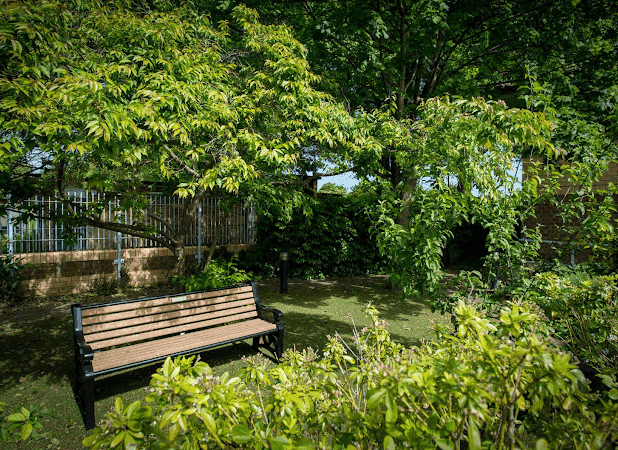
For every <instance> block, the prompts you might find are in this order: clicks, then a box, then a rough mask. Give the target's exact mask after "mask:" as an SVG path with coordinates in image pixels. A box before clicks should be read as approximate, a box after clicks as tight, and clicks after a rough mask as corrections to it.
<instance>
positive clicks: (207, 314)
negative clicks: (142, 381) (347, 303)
mask: <svg viewBox="0 0 618 450" xmlns="http://www.w3.org/2000/svg"><path fill="white" fill-rule="evenodd" d="M71 313H72V315H73V337H74V349H75V392H76V397H77V399H78V404H79V405H80V407H81V411H82V413H83V414H84V422H85V425H86V429H87V430H90V429H92V428H94V425H95V418H94V380H95V378H96V377H99V376H102V375H107V374H111V373H114V372H118V371H121V370H125V369H130V368H135V367H138V366H143V365H145V364H149V363H152V362H156V361H160V360H164V359H166V358H167V357H174V356H178V355H183V354H189V353H199V352H201V351H203V350H206V349H209V348H213V347H217V346H221V345H225V344H229V343H233V342H236V341H241V340H245V339H249V338H252V339H253V341H252V343H253V345H252V348H253V349H254V350H256V351H257V350H258V347H264V348H266V349H268V350H269V351H271V352H272V353H273V355H274V356H275V357H276V358H277V359H279V358H281V354H282V352H283V324H282V323H281V318H282V317H283V314H282V313H281V311H279V310H277V309H273V308H266V307H264V306H262V304H261V303H260V300H259V297H258V292H257V285H256V283H255V282H253V283H248V284H244V285H239V286H234V287H228V288H223V289H211V290H206V291H199V292H189V293H184V294H177V295H168V296H164V297H152V298H140V299H136V300H128V301H122V302H117V303H108V304H99V305H91V306H81V305H79V304H73V305H71ZM265 313H269V314H268V317H269V318H270V313H272V319H273V320H272V321H268V320H266V319H265V318H264V317H263V315H264V314H265Z"/></svg>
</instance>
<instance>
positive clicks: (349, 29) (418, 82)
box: [206, 0, 618, 226]
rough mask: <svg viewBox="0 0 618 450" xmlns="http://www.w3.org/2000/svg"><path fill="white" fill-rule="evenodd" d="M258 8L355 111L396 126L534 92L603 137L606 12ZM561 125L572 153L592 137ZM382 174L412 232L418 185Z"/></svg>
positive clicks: (561, 6)
mask: <svg viewBox="0 0 618 450" xmlns="http://www.w3.org/2000/svg"><path fill="white" fill-rule="evenodd" d="M229 4H234V2H231V3H230V2H220V1H218V0H213V1H210V2H206V5H208V6H206V7H207V8H208V9H210V10H213V11H214V10H219V11H221V12H222V13H224V12H225V10H226V5H229ZM248 4H249V5H252V2H248ZM259 5H260V11H261V12H262V15H265V16H267V17H268V18H270V20H272V21H275V22H281V21H283V22H286V23H288V24H290V25H291V26H292V27H293V29H294V31H295V33H296V36H298V38H299V39H300V40H301V41H302V42H304V43H305V44H306V45H307V46H308V48H309V58H310V61H311V62H312V67H313V68H314V70H316V71H317V72H318V73H319V74H320V75H322V76H323V79H324V81H325V82H324V85H325V87H327V89H329V90H330V91H331V92H332V93H333V94H334V95H338V96H340V97H342V98H344V99H345V101H346V102H347V103H348V104H349V105H350V108H351V109H356V108H358V107H364V108H365V109H367V110H372V109H374V108H377V107H381V106H383V105H385V104H388V103H390V102H393V103H394V108H393V116H394V117H395V118H397V119H404V118H411V119H415V118H417V117H418V115H417V109H418V107H419V105H421V104H422V102H423V101H425V100H428V99H430V98H432V97H436V96H442V95H446V94H449V95H451V96H454V95H457V96H462V97H465V98H471V97H477V96H482V97H485V98H495V99H502V100H504V101H506V102H507V104H508V105H509V106H510V107H526V104H525V103H524V102H523V100H522V99H521V98H520V93H519V91H518V89H519V88H520V87H521V86H528V85H530V84H532V83H533V82H538V83H540V84H541V85H546V86H548V87H551V91H552V92H551V96H552V101H553V102H555V103H557V106H558V107H561V106H568V108H566V109H562V112H563V113H564V114H570V115H571V117H572V116H573V114H575V113H576V112H577V115H578V116H579V117H578V119H579V121H580V125H581V124H582V123H592V124H600V125H601V126H607V125H608V121H607V115H608V112H609V111H610V110H611V108H612V105H614V104H615V103H616V94H617V92H616V88H615V86H616V85H617V84H618V72H617V69H616V67H617V64H616V29H617V27H616V23H617V20H618V19H617V14H616V11H615V8H613V6H614V5H613V4H612V2H608V1H605V0H584V1H573V2H570V1H559V2H554V1H544V2H540V3H539V2H537V1H531V0H530V1H528V0H525V1H511V0H505V1H494V0H483V1H477V0H464V1H460V0H458V1H452V0H399V1H382V0H372V1H364V0H328V1H312V0H308V1H304V2H287V1H279V0H271V1H269V2H264V1H260V2H259ZM531 76H532V79H531ZM567 109H568V111H567ZM582 121H583V122H582ZM562 124H563V125H564V126H565V128H564V129H563V130H561V131H560V132H558V131H557V132H556V134H555V135H554V140H555V139H557V138H558V136H559V135H561V137H562V138H563V143H565V144H566V143H568V140H569V139H568V138H567V136H573V135H574V134H579V133H581V134H582V135H585V131H584V132H582V131H581V127H576V126H574V124H572V122H571V121H570V120H563V121H562ZM380 163H381V165H380V167H379V168H378V169H379V170H376V171H374V172H373V174H372V175H374V176H380V177H383V178H384V179H386V180H388V181H389V183H390V185H391V186H392V188H394V189H399V194H398V195H399V196H400V198H401V199H402V200H403V204H402V214H401V215H400V216H399V219H398V222H399V223H400V224H402V225H404V226H405V225H406V224H407V217H408V211H409V208H408V207H407V205H408V202H409V198H410V195H411V192H412V191H413V190H414V189H415V188H416V186H417V180H416V179H415V178H414V177H413V176H412V174H411V173H409V172H407V171H406V170H405V169H404V168H402V167H401V166H400V165H399V164H398V162H397V156H396V154H395V152H392V151H385V152H384V153H383V154H382V155H381V156H380ZM358 166H359V164H358V163H357V164H356V166H355V168H358Z"/></svg>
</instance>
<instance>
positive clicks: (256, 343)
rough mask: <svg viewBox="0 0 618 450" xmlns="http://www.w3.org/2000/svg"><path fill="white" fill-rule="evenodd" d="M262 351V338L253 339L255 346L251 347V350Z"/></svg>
mask: <svg viewBox="0 0 618 450" xmlns="http://www.w3.org/2000/svg"><path fill="white" fill-rule="evenodd" d="M259 349H260V337H259V336H258V337H254V338H253V345H252V346H251V350H253V351H254V352H257V351H258V350H259Z"/></svg>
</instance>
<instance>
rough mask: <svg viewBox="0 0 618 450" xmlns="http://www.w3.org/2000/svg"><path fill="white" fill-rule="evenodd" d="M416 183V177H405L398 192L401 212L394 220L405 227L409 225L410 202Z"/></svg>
mask: <svg viewBox="0 0 618 450" xmlns="http://www.w3.org/2000/svg"><path fill="white" fill-rule="evenodd" d="M417 185H418V180H417V179H416V178H412V177H410V176H408V177H406V179H405V181H404V186H403V189H402V191H401V194H400V199H401V202H402V204H401V213H400V214H399V217H397V220H396V221H395V222H396V223H397V224H398V225H401V226H402V227H404V228H406V229H407V228H408V227H409V226H410V202H411V200H412V195H413V194H414V191H415V190H416V189H417V188H418V186H417Z"/></svg>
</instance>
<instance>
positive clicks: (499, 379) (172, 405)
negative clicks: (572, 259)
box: [84, 302, 618, 449]
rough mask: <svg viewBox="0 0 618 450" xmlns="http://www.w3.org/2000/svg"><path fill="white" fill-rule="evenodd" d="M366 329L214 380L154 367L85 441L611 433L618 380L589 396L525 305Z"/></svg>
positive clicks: (469, 442)
mask: <svg viewBox="0 0 618 450" xmlns="http://www.w3.org/2000/svg"><path fill="white" fill-rule="evenodd" d="M368 313H369V315H370V317H371V319H372V323H373V325H372V327H370V328H369V329H366V330H363V331H362V332H361V333H360V335H359V334H356V339H355V341H354V342H353V343H352V345H349V344H348V343H346V342H344V341H343V340H342V339H341V338H340V337H339V336H335V337H333V338H330V340H329V343H328V344H327V346H326V348H325V350H324V353H323V356H322V357H320V356H318V354H317V353H316V352H314V351H313V350H312V349H306V350H303V351H288V352H286V354H285V357H284V360H283V361H282V363H281V364H279V365H277V366H274V367H271V368H269V367H268V365H267V364H266V363H265V362H264V360H263V359H259V358H255V357H253V358H249V359H247V360H246V361H245V362H246V364H245V367H244V368H242V369H241V370H240V371H239V372H238V373H237V374H236V375H235V376H230V375H229V374H228V373H224V374H223V375H222V376H220V377H216V376H213V373H212V370H211V369H210V367H208V365H207V364H205V363H203V362H197V363H196V364H192V358H177V359H175V360H171V359H168V360H167V361H166V362H165V364H163V367H162V368H160V369H158V370H157V373H156V374H154V375H153V377H152V381H151V385H152V390H151V392H150V394H148V396H147V398H146V401H147V402H148V403H149V405H147V406H142V405H141V403H140V402H135V403H133V404H131V405H129V406H128V407H125V406H124V405H123V404H122V401H120V399H117V400H116V406H115V410H114V411H112V412H111V413H109V414H108V415H107V417H106V419H104V421H103V425H102V427H101V428H97V429H95V430H94V432H93V433H92V434H91V435H90V436H89V437H87V438H86V439H85V440H84V445H86V446H87V447H92V448H94V449H100V448H110V447H116V446H120V445H124V448H133V446H134V445H136V446H137V447H138V448H253V449H264V448H270V449H311V448H319V449H348V448H355V449H359V448H360V449H374V448H384V449H395V448H403V447H409V448H418V449H427V448H441V449H460V448H466V447H467V448H469V449H481V448H492V449H502V448H507V447H508V448H514V447H515V446H519V447H523V446H524V443H522V442H521V438H522V436H526V437H527V438H528V439H530V438H531V437H532V438H531V440H532V441H533V442H535V443H533V444H532V445H533V446H534V445H536V448H565V449H566V448H568V449H573V448H601V447H603V446H604V445H609V442H610V441H611V440H612V439H614V440H615V439H617V438H618V418H617V416H618V402H617V401H616V400H618V390H617V389H616V388H617V384H616V381H615V378H614V377H612V376H610V375H605V376H604V381H605V383H606V384H607V385H608V386H609V387H611V390H609V391H608V392H606V393H605V394H603V395H604V397H600V395H601V394H591V393H590V392H589V390H588V386H587V385H586V383H585V380H584V377H583V375H582V373H581V372H580V371H579V370H578V369H577V368H576V367H575V366H574V365H573V364H572V363H571V361H570V356H569V354H568V353H564V352H561V351H560V350H558V349H556V348H554V347H552V346H551V344H550V343H549V341H548V339H547V338H546V335H545V331H546V330H545V329H544V324H543V322H542V321H541V320H539V317H538V316H537V315H535V314H533V313H531V311H530V310H529V309H528V308H527V307H526V306H523V305H516V304H512V305H509V306H508V307H505V308H503V309H502V311H501V314H500V317H499V320H497V321H496V322H495V323H492V321H490V320H489V319H487V318H486V317H484V316H483V315H481V314H479V313H478V312H477V311H476V310H475V309H474V308H473V307H471V306H469V305H467V304H465V303H463V302H460V303H459V304H458V305H457V306H456V308H455V315H456V316H457V319H456V322H457V332H456V333H451V332H449V331H448V330H447V329H445V328H437V329H436V331H437V333H438V340H437V341H436V342H433V343H426V344H424V345H422V346H420V347H414V348H411V349H404V348H403V347H401V346H400V345H397V344H395V343H393V342H392V341H391V339H390V337H389V334H388V332H387V330H386V328H385V324H384V323H383V322H381V321H380V320H379V319H378V316H377V312H376V310H375V309H374V308H372V307H369V308H368Z"/></svg>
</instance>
